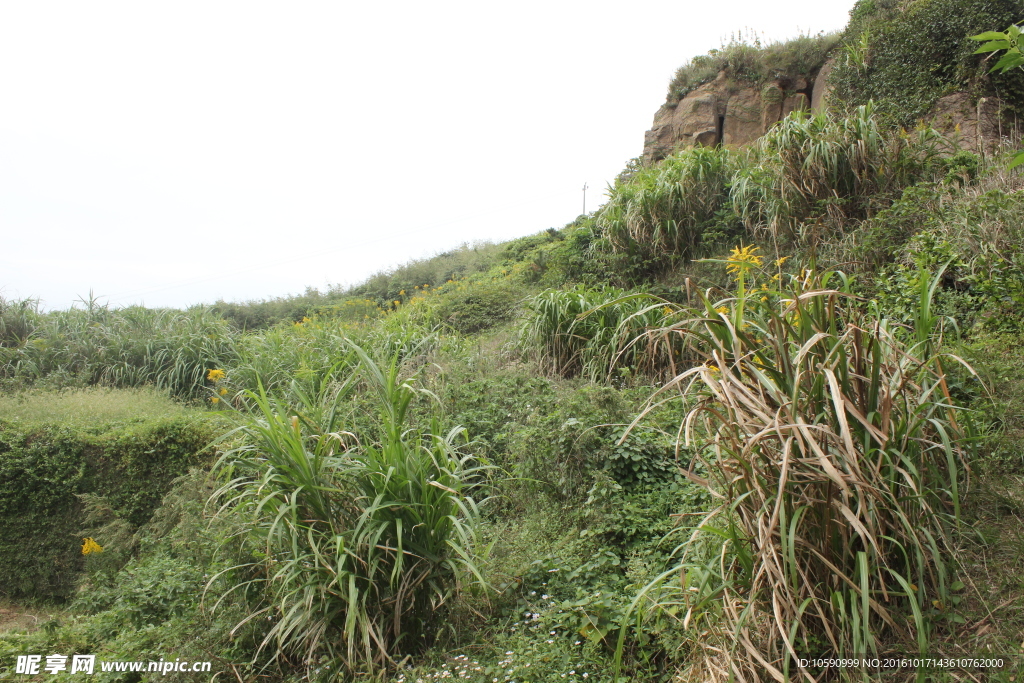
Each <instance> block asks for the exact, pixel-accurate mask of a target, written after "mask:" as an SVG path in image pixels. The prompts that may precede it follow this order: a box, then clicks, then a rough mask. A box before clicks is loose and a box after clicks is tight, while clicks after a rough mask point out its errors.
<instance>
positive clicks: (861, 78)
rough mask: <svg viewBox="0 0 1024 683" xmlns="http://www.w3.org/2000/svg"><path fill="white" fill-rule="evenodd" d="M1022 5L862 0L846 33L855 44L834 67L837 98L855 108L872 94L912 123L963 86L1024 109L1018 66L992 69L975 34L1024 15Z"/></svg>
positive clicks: (986, 0) (999, 0)
mask: <svg viewBox="0 0 1024 683" xmlns="http://www.w3.org/2000/svg"><path fill="white" fill-rule="evenodd" d="M1020 12H1021V8H1020V2H1018V0H929V1H928V2H900V3H895V2H879V1H876V0H860V1H859V2H858V3H857V5H856V6H855V7H854V9H853V11H852V12H851V13H850V23H849V25H848V26H847V28H846V30H845V32H844V33H843V42H844V43H846V45H848V46H849V47H848V48H847V51H846V54H845V55H843V56H841V57H840V58H839V59H838V60H837V63H836V67H835V69H833V71H832V73H831V74H830V75H829V83H830V84H832V86H833V88H834V90H833V94H832V99H833V101H839V102H844V103H846V105H847V106H850V107H851V108H852V107H855V106H859V105H865V104H867V103H868V102H870V101H874V102H875V104H876V105H877V106H878V110H879V112H880V113H883V114H884V115H885V116H887V117H888V118H889V119H890V120H892V121H893V122H895V123H897V124H899V125H903V126H908V127H909V126H913V125H914V124H915V123H916V122H917V121H918V120H919V119H920V118H922V117H924V116H926V115H927V114H928V113H929V112H930V111H931V109H932V107H933V106H934V105H935V102H936V101H937V100H938V99H939V97H941V96H942V95H945V94H948V93H950V92H955V91H957V90H972V91H973V92H974V94H976V95H989V94H997V95H998V96H999V97H1001V98H1002V99H1003V100H1004V101H1006V102H1007V103H1008V104H1009V105H1010V106H1011V107H1013V108H1014V109H1015V110H1016V111H1017V113H1018V115H1020V114H1022V113H1024V109H1022V107H1024V82H1022V80H1021V78H1020V76H1019V75H1017V74H1004V75H992V76H988V77H986V76H985V71H986V70H987V66H986V65H985V63H984V61H983V57H982V56H979V55H976V54H974V52H975V49H976V48H977V47H978V44H977V43H976V42H973V41H971V40H970V38H969V36H973V35H975V34H978V33H981V32H983V31H992V30H997V29H1001V28H1003V27H1004V26H1008V25H1009V24H1011V23H1015V22H1017V21H1019V20H1020V18H1021V14H1020Z"/></svg>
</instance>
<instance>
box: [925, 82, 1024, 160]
mask: <svg viewBox="0 0 1024 683" xmlns="http://www.w3.org/2000/svg"><path fill="white" fill-rule="evenodd" d="M928 119H929V123H930V124H931V125H932V127H934V128H935V129H936V130H938V131H939V132H940V133H942V134H943V135H945V136H946V137H947V138H949V139H950V140H951V141H952V143H953V144H954V145H955V146H956V147H958V148H960V149H965V150H968V151H971V152H975V153H978V154H992V153H993V152H995V151H996V149H997V148H998V147H999V145H1000V144H1001V143H1002V142H1003V140H1004V139H1015V138H1016V137H1017V131H1016V130H1015V126H1014V122H1013V121H1011V120H1010V119H1009V117H1007V116H1006V115H1005V114H1004V113H1003V107H1002V103H1001V102H1000V101H999V99H998V98H995V97H982V98H979V99H977V100H975V98H974V97H973V96H972V95H971V94H970V93H966V92H955V93H951V94H949V95H945V96H944V97H941V98H939V101H938V102H936V104H935V107H934V108H933V109H932V113H931V115H930V116H929V117H928Z"/></svg>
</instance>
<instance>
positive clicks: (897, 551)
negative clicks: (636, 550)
mask: <svg viewBox="0 0 1024 683" xmlns="http://www.w3.org/2000/svg"><path fill="white" fill-rule="evenodd" d="M754 259H756V257H754ZM754 259H751V260H748V261H746V262H745V263H744V262H742V261H739V260H736V261H733V264H734V267H735V268H736V269H735V271H734V272H736V274H737V275H738V276H739V277H740V278H743V277H746V278H747V282H746V283H745V284H746V285H747V286H746V287H743V286H741V287H740V289H739V294H738V296H737V297H736V298H735V299H734V300H732V301H728V302H711V301H710V300H707V299H705V301H704V306H703V310H702V311H694V313H697V314H698V316H699V317H696V316H695V317H694V318H693V319H692V320H691V321H690V322H688V323H681V324H680V325H678V326H676V327H675V329H677V330H680V331H681V332H683V333H685V334H686V335H687V338H688V340H689V344H690V346H691V348H692V350H693V352H694V353H697V354H699V355H700V356H701V357H702V358H703V361H704V362H703V363H701V364H699V365H695V366H694V367H691V368H690V369H688V370H686V371H685V372H682V373H680V374H679V376H678V377H676V378H675V379H674V380H673V381H672V382H670V383H669V385H667V386H666V387H665V388H664V389H663V391H672V390H676V389H678V390H679V391H680V392H681V394H682V397H683V398H684V400H686V401H687V402H688V405H689V411H688V414H687V415H686V418H685V420H684V422H683V424H682V425H681V429H680V431H681V434H683V438H684V441H685V444H686V445H687V446H688V447H691V448H696V449H698V451H697V452H698V457H697V458H696V460H695V461H694V462H692V463H690V465H689V467H688V469H687V471H686V474H687V476H688V477H689V478H690V479H691V480H692V481H694V482H696V483H698V484H700V485H702V486H705V487H706V488H707V489H708V490H709V491H710V492H711V493H712V494H713V495H714V496H715V497H716V498H717V499H718V500H720V501H721V505H720V507H719V508H717V509H716V510H715V511H713V512H712V513H711V514H709V515H708V516H707V518H706V519H705V520H704V521H703V523H701V524H700V525H698V527H697V530H696V531H695V532H694V534H693V537H692V538H691V541H690V543H689V544H688V545H687V546H686V553H688V554H686V555H684V561H683V563H682V564H681V565H680V566H679V567H678V568H677V569H676V570H674V571H673V572H671V573H670V574H666V575H664V576H663V577H662V579H661V580H659V581H657V582H655V583H654V584H652V585H651V586H649V587H648V589H647V591H646V592H645V593H643V594H641V596H639V597H638V599H637V601H636V603H635V604H636V605H647V606H649V607H650V606H651V605H653V608H650V609H649V611H648V613H652V612H653V613H664V610H669V611H670V612H671V614H676V615H681V616H679V618H680V620H681V623H682V625H683V627H684V628H699V629H703V630H705V636H706V637H701V638H694V641H695V643H696V645H695V647H697V648H698V649H699V650H700V651H701V652H702V653H703V656H702V657H700V656H699V657H697V658H696V660H695V661H696V662H697V663H696V664H694V675H695V676H697V677H698V678H699V677H700V676H701V675H702V676H706V677H707V678H709V679H715V677H716V676H718V675H721V676H724V677H730V676H732V677H734V678H735V679H736V680H762V677H770V678H773V679H774V680H778V681H783V680H791V678H792V679H796V678H800V679H802V680H808V681H811V680H818V679H817V678H815V677H816V676H818V675H819V674H820V673H821V672H816V671H814V672H812V671H810V670H807V669H804V668H802V667H800V666H799V665H798V660H799V659H800V658H801V657H808V656H816V655H834V656H854V655H864V654H880V653H884V651H885V648H886V643H891V644H895V643H900V645H896V646H895V647H897V648H902V650H903V651H908V650H913V649H918V650H920V651H922V652H923V651H925V650H926V648H927V645H928V642H929V636H930V627H931V624H932V623H933V622H934V621H935V620H936V619H940V618H942V617H943V615H945V614H946V613H947V612H946V611H947V610H948V609H949V606H950V604H951V601H950V591H951V585H952V583H953V581H952V578H951V577H950V575H949V569H948V566H947V557H948V556H949V554H950V552H951V548H950V544H949V535H948V532H949V529H950V527H951V525H955V524H957V523H958V520H959V510H960V488H959V486H960V481H959V478H960V476H961V475H962V474H963V472H964V470H965V455H966V454H965V449H966V448H967V447H968V445H967V444H968V443H969V442H968V440H967V439H966V436H967V434H966V431H965V428H964V425H963V421H962V418H960V417H958V416H957V410H956V408H955V406H954V405H953V403H952V401H951V398H950V395H949V392H948V390H947V389H946V384H945V375H944V371H943V366H942V362H943V358H942V356H941V355H940V354H936V353H934V352H933V348H935V341H936V340H934V339H933V338H932V335H933V334H934V332H935V329H936V326H935V323H936V320H935V317H934V316H933V315H931V314H930V312H929V308H928V306H927V305H925V304H924V303H922V305H921V306H920V307H919V309H920V315H919V316H918V317H919V318H920V320H918V321H917V322H918V325H917V329H914V330H899V329H897V328H896V327H895V326H894V325H893V324H892V323H890V322H889V321H887V320H885V319H884V318H882V319H880V318H872V317H871V316H869V315H868V314H867V313H865V312H864V311H863V308H862V307H860V306H858V305H856V302H855V301H854V300H853V297H852V296H851V295H850V294H849V293H848V289H849V281H847V280H845V279H844V277H843V276H842V274H841V273H836V272H827V273H822V274H820V275H816V274H811V273H808V272H802V273H801V275H800V276H799V277H790V278H789V280H790V281H789V284H788V286H787V287H783V288H778V287H771V288H770V289H762V288H758V287H757V286H756V283H755V282H753V279H754V278H755V270H756V268H755V266H756V265H758V262H757V261H756V260H754ZM783 277H785V276H783ZM769 282H770V281H769ZM932 284H933V285H934V283H932ZM933 290H934V287H933V286H932V287H929V286H924V287H922V291H921V297H922V301H923V300H924V298H927V297H930V295H931V294H932V293H933ZM956 360H957V359H953V361H954V362H955V361H956ZM947 362H948V360H947ZM708 535H710V536H712V537H714V538H715V539H716V540H717V541H718V547H719V548H720V551H719V552H716V553H711V554H706V555H705V556H704V557H703V558H701V557H700V553H699V552H697V550H696V548H698V547H699V543H700V542H701V539H702V538H705V537H707V536H708ZM669 576H675V577H676V579H677V580H678V579H680V578H681V581H680V582H678V583H675V584H674V585H675V591H674V592H672V591H671V590H669V588H670V584H666V579H667V578H668V577H669ZM709 629H710V630H709ZM697 671H700V672H702V673H700V674H699V675H698V673H696V672H697ZM716 671H717V672H718V673H717V674H716V673H715V672H716Z"/></svg>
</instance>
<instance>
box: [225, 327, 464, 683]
mask: <svg viewBox="0 0 1024 683" xmlns="http://www.w3.org/2000/svg"><path fill="white" fill-rule="evenodd" d="M351 348H352V351H353V353H354V354H355V355H356V356H357V357H358V358H359V361H360V363H361V371H360V372H358V373H353V374H352V375H351V376H350V378H349V380H348V381H346V382H344V383H341V384H340V385H339V386H337V387H335V388H334V390H332V391H330V392H328V393H326V394H324V400H327V401H329V402H331V403H332V407H333V408H336V407H337V406H341V405H345V401H346V399H347V398H348V397H349V396H350V394H351V389H352V388H353V387H354V386H355V384H356V382H357V381H359V382H363V383H365V384H366V385H368V387H369V388H370V389H371V390H372V392H373V394H375V396H376V399H377V405H378V407H379V409H380V415H379V425H380V426H379V433H378V435H377V437H376V438H375V439H372V440H369V439H368V440H366V442H365V443H364V442H363V441H361V440H359V439H358V438H357V437H356V435H355V434H352V433H350V432H344V431H342V430H340V429H337V425H340V424H342V422H343V421H344V419H343V417H344V416H340V417H339V414H338V412H337V411H336V410H334V409H332V410H329V411H320V414H327V415H330V419H329V420H328V421H327V422H321V423H318V422H317V421H315V420H312V419H310V418H308V417H307V416H306V415H303V414H294V415H292V416H290V417H289V416H288V415H287V414H282V413H281V412H280V410H279V409H278V406H276V405H275V403H274V401H272V400H271V399H270V398H268V397H267V395H266V393H265V392H263V391H260V392H256V393H250V395H249V397H248V398H249V401H250V402H251V403H252V404H253V405H254V406H255V407H256V408H257V412H256V415H257V417H256V418H255V419H253V420H252V421H251V422H250V423H248V424H247V425H246V426H244V427H242V432H243V433H244V434H245V435H246V437H247V439H248V441H247V443H246V444H245V445H243V446H241V447H239V448H237V449H235V450H233V451H231V452H229V453H228V454H226V455H225V456H224V458H223V459H222V461H221V467H222V468H226V470H227V471H229V472H230V482H229V483H228V484H227V485H226V486H225V487H224V488H222V489H221V491H220V495H221V496H222V497H225V500H226V503H225V504H224V507H223V510H224V511H225V512H226V513H227V514H234V515H239V516H240V517H242V518H244V519H247V520H248V529H249V532H248V536H247V538H248V541H247V542H248V544H249V546H250V549H251V552H252V554H253V555H254V557H255V558H256V561H255V564H254V565H252V566H250V567H248V569H247V570H245V571H248V572H249V573H250V575H252V576H254V577H255V578H254V580H255V581H257V582H261V583H263V585H264V595H265V598H266V602H267V604H266V606H265V607H264V608H263V609H262V610H261V611H260V612H258V614H264V613H266V614H268V615H269V616H270V617H271V619H272V620H273V626H272V627H271V629H270V631H269V633H268V635H267V637H266V639H265V640H264V642H263V646H264V647H266V646H268V645H271V644H273V645H274V646H275V647H276V648H277V652H278V654H280V655H283V656H290V655H295V656H298V657H300V658H301V660H302V661H303V662H304V663H305V664H306V666H307V667H309V668H310V669H312V668H315V667H317V666H318V665H319V666H330V667H334V668H336V669H342V670H347V671H357V670H375V669H380V668H381V667H385V666H387V665H388V664H392V663H393V659H392V657H393V655H394V654H396V653H397V652H399V651H401V652H410V651H414V650H416V649H419V648H421V647H423V645H425V644H426V642H427V639H428V638H429V636H430V634H431V633H432V630H431V629H430V628H428V626H429V625H431V624H433V623H434V622H435V621H436V619H438V617H439V615H440V614H441V613H442V611H441V610H443V608H444V606H445V605H446V603H447V602H448V601H449V600H450V599H451V597H452V596H453V595H454V594H455V592H456V590H457V589H458V587H459V584H460V581H461V578H462V577H464V576H467V575H468V576H470V577H473V578H475V579H476V580H481V579H480V574H479V572H478V571H477V570H476V568H475V566H474V564H473V559H472V553H473V550H474V544H475V539H474V531H473V521H474V519H475V518H476V515H477V507H476V503H475V501H474V500H473V498H472V497H471V495H470V492H471V488H472V486H473V484H474V481H475V479H476V477H477V475H478V474H480V472H481V468H480V467H479V466H477V465H475V462H474V460H473V458H472V457H471V456H468V455H464V454H462V453H461V452H460V450H459V447H458V445H457V442H458V439H459V436H460V435H461V433H462V430H461V429H454V430H451V431H449V432H448V433H447V434H446V435H441V434H439V433H438V424H437V423H436V421H435V422H434V424H433V430H432V431H431V432H430V433H423V432H421V431H419V430H415V429H410V428H409V426H408V417H409V414H408V413H409V407H410V404H411V402H412V401H413V399H414V397H415V396H416V395H417V394H418V393H422V390H420V389H417V388H416V387H415V385H414V383H413V380H409V379H405V380H403V379H402V378H401V365H400V363H399V362H398V358H397V356H393V357H392V358H391V360H390V362H389V363H388V364H387V365H384V366H380V365H378V364H377V363H375V362H374V361H373V360H372V359H371V358H370V356H369V355H368V354H367V353H366V352H365V351H364V350H363V349H362V348H360V347H358V346H355V345H352V347H351ZM328 429H330V430H332V431H327V430H328ZM236 571H238V572H239V573H244V572H243V568H241V567H238V568H236ZM252 616H255V614H254V615H252ZM250 618H252V617H250Z"/></svg>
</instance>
